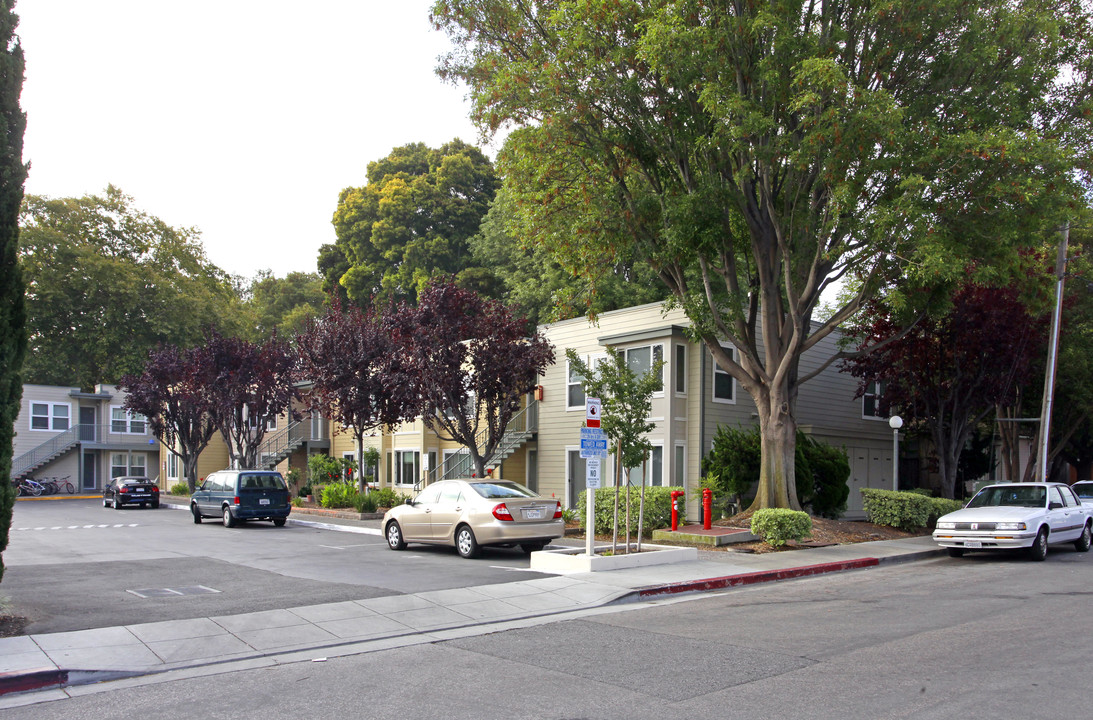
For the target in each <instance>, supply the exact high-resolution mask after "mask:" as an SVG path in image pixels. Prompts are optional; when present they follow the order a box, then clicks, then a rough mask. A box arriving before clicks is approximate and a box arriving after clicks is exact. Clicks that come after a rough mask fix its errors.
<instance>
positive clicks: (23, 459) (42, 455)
mask: <svg viewBox="0 0 1093 720" xmlns="http://www.w3.org/2000/svg"><path fill="white" fill-rule="evenodd" d="M81 427H82V426H81V425H73V426H72V427H70V428H69V429H68V430H65V431H64V432H62V433H61V434H60V435H54V436H53V437H51V438H50V439H49V440H46V441H45V442H44V443H42V444H41V445H39V446H38V447H36V448H34V449H33V450H30V451H28V452H25V453H23V454H22V455H20V456H19V457H17V458H15V459H14V460H13V461H12V463H11V479H12V480H21V479H23V478H24V477H26V476H27V475H29V474H30V473H32V472H34V471H35V470H37V469H38V468H40V467H41V466H43V465H45V464H46V463H47V462H49V461H50V460H52V459H54V458H56V457H58V456H60V455H63V454H64V453H66V452H68V451H69V450H71V449H72V448H74V447H76V444H77V443H78V442H79V441H80V439H81V437H80V428H81Z"/></svg>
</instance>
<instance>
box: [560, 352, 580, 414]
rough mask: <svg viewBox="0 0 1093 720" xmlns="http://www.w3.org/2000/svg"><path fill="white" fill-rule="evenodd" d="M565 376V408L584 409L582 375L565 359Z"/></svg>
mask: <svg viewBox="0 0 1093 720" xmlns="http://www.w3.org/2000/svg"><path fill="white" fill-rule="evenodd" d="M565 377H566V380H565V407H566V410H584V375H581V374H580V373H579V372H577V368H575V367H573V364H572V363H570V362H568V361H567V362H566V364H565Z"/></svg>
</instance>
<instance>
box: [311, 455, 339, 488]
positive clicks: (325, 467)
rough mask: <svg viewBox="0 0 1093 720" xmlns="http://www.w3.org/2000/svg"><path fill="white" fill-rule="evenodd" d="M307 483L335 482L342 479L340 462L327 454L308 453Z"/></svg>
mask: <svg viewBox="0 0 1093 720" xmlns="http://www.w3.org/2000/svg"><path fill="white" fill-rule="evenodd" d="M307 474H308V485H312V486H314V485H317V484H319V483H336V482H339V481H341V479H342V463H341V461H340V460H338V459H337V458H332V457H330V456H329V455H309V456H308V458H307Z"/></svg>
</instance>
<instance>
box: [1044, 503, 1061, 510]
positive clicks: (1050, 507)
mask: <svg viewBox="0 0 1093 720" xmlns="http://www.w3.org/2000/svg"><path fill="white" fill-rule="evenodd" d="M1062 506H1063V504H1062V503H1061V502H1049V503H1048V504H1047V509H1048V510H1058V509H1059V508H1061V507H1062Z"/></svg>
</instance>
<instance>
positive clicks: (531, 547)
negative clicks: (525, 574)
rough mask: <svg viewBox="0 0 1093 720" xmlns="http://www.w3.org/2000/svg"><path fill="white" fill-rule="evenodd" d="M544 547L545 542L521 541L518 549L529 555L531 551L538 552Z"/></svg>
mask: <svg viewBox="0 0 1093 720" xmlns="http://www.w3.org/2000/svg"><path fill="white" fill-rule="evenodd" d="M545 547H546V543H521V545H520V549H521V550H523V551H524V552H526V553H527V554H529V555H530V554H531V553H533V552H539V551H540V550H542V549H543V548H545Z"/></svg>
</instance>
